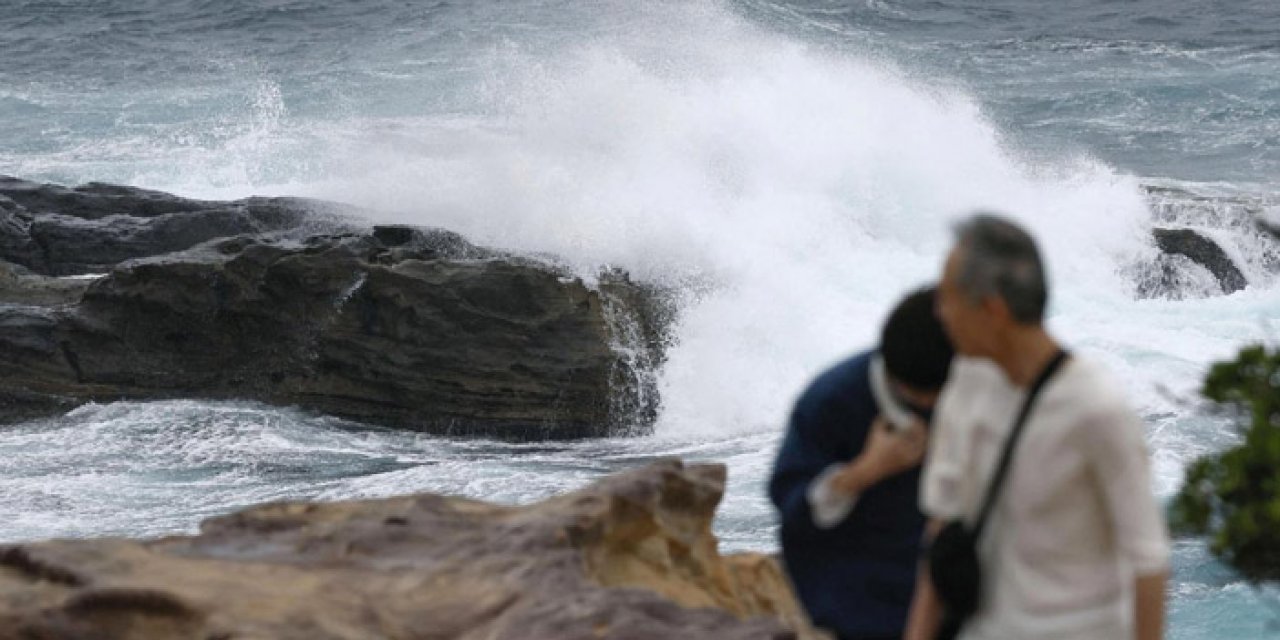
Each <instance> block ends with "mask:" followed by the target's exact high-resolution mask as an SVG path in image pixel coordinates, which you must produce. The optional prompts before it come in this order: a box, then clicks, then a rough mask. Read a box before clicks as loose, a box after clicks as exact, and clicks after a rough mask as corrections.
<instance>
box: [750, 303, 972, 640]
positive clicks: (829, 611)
mask: <svg viewBox="0 0 1280 640" xmlns="http://www.w3.org/2000/svg"><path fill="white" fill-rule="evenodd" d="M934 294H935V289H933V288H928V289H923V290H920V291H917V292H915V293H912V294H911V295H909V296H907V297H906V298H905V299H904V300H903V301H902V302H901V303H899V304H898V306H897V307H896V308H895V309H894V310H893V312H892V313H891V314H890V316H889V319H888V321H887V322H886V323H885V326H884V328H883V331H882V333H881V340H880V347H879V349H877V350H873V351H868V352H864V353H860V354H857V355H854V356H853V357H850V358H849V359H847V360H844V361H843V362H840V363H839V364H837V365H835V366H834V367H832V368H831V369H829V370H827V371H826V372H825V373H823V374H822V375H820V376H818V378H817V379H816V380H814V381H813V382H812V383H811V384H810V385H809V387H808V388H807V389H806V390H805V391H804V393H803V394H802V395H801V396H800V399H799V400H798V401H797V402H796V405H795V408H794V410H793V412H792V415H791V421H790V424H789V426H788V428H787V434H786V437H785V439H784V440H783V442H782V448H781V449H780V451H779V452H778V458H777V460H776V462H775V463H774V469H773V475H772V477H771V478H770V481H769V497H770V499H771V500H772V501H773V504H774V506H776V507H777V508H778V512H779V514H780V516H781V528H780V529H781V544H782V557H783V562H784V565H785V567H786V570H787V573H788V575H789V576H790V578H791V582H792V584H793V586H794V587H795V590H796V594H797V595H798V596H799V598H800V601H801V603H802V604H803V605H804V607H805V609H806V610H807V611H808V612H809V616H810V618H812V620H813V623H814V624H815V625H817V626H819V627H822V628H824V629H827V630H830V631H832V632H834V633H835V634H836V635H837V636H838V637H839V638H841V640H872V639H876V640H878V639H881V638H900V637H901V636H902V633H903V629H904V628H905V626H906V620H907V611H908V609H909V607H910V604H911V596H912V589H913V588H914V586H915V574H916V564H917V561H918V560H919V555H920V542H921V535H922V533H923V528H924V522H925V519H924V516H923V515H922V514H921V513H920V510H919V506H918V502H919V500H918V495H919V482H920V463H921V460H922V458H923V456H924V450H925V439H926V424H927V422H928V419H929V415H930V413H931V411H932V407H933V403H934V401H935V400H936V399H937V396H938V391H939V390H940V389H941V388H942V385H943V382H945V380H946V375H947V370H948V368H949V367H950V364H951V356H952V348H951V343H950V342H949V341H948V340H947V336H946V333H945V332H944V331H943V329H942V326H941V324H940V323H939V321H938V319H937V317H936V316H935V315H934Z"/></svg>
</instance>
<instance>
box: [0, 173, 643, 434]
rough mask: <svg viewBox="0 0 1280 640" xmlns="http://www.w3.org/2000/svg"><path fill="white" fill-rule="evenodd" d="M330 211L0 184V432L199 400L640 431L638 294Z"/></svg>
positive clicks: (489, 429)
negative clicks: (102, 408)
mask: <svg viewBox="0 0 1280 640" xmlns="http://www.w3.org/2000/svg"><path fill="white" fill-rule="evenodd" d="M342 211H343V209H342V208H341V207H340V206H338V205H332V204H325V203H316V202H311V201H304V200H297V199H273V200H265V199H248V200H243V201H237V202H232V203H226V202H204V201H196V200H187V199H183V198H177V197H174V196H170V195H167V194H163V193H158V192H153V191H144V190H140V189H133V188H126V187H115V186H110V185H100V184H91V185H87V186H84V187H79V188H76V189H67V188H63V187H57V186H53V185H39V184H35V183H30V182H24V181H19V180H14V179H8V178H0V216H3V217H0V352H3V353H4V356H5V357H4V358H3V359H2V360H0V421H12V420H17V419H23V418H29V417H33V416H39V415H45V414H48V413H51V412H56V411H63V410H66V409H69V408H72V407H74V406H76V405H79V404H83V403H85V402H106V401H113V400H119V399H159V398H210V399H249V400H259V401H263V402H268V403H274V404H282V405H296V406H301V407H304V408H308V409H313V410H316V411H320V412H324V413H328V414H332V415H336V416H341V417H344V418H349V419H353V420H358V421H362V422H367V423H371V424H380V425H388V426H394V427H402V428H409V429H417V430H422V431H428V432H432V433H443V434H453V435H486V436H495V437H501V438H509V439H543V438H578V437H588V436H601V435H615V434H619V433H625V432H633V431H643V430H644V429H646V428H647V427H648V426H649V425H650V424H651V423H652V421H653V419H654V417H655V416H656V412H657V402H658V400H657V393H656V385H655V384H654V376H655V369H656V367H657V366H658V364H659V363H660V361H661V357H662V356H661V347H662V339H661V335H660V333H661V329H660V327H661V325H662V324H663V320H662V318H663V316H664V313H663V310H662V307H661V305H660V304H659V303H658V297H657V296H655V295H653V292H652V291H650V290H648V289H646V288H644V287H640V286H638V285H636V284H634V283H632V282H630V281H629V280H628V279H627V277H626V276H625V274H622V273H617V272H608V273H603V274H600V276H599V277H598V278H597V279H596V281H595V282H593V283H592V284H591V285H590V286H588V284H587V283H585V282H583V280H582V279H580V278H578V277H575V276H574V275H573V274H571V273H569V272H568V271H567V270H565V269H563V268H560V267H558V266H557V265H556V263H555V261H554V259H550V258H539V259H534V258H530V257H520V256H514V255H509V254H505V253H502V252H498V251H494V250H490V249H485V248H482V247H478V246H476V245H473V244H471V243H470V242H468V241H467V240H465V239H464V238H462V237H461V236H459V235H457V234H455V233H451V232H448V231H444V230H439V229H420V228H413V227H405V226H382V227H372V228H370V227H368V226H367V225H361V224H358V221H357V220H355V219H348V218H342V217H341V216H340V215H339V214H340V213H341V212H342ZM347 212H348V213H349V212H350V210H347ZM271 229H275V231H270V230H271ZM317 230H319V231H321V232H319V233H317ZM224 236H226V237H224ZM209 237H213V238H214V239H212V240H208V241H205V240H207V239H208V238H209ZM99 271H104V272H105V275H104V274H100V273H98V274H95V272H99ZM86 272H88V273H89V275H79V274H85V273H86ZM67 274H78V275H77V277H57V276H66V275H67ZM95 276H100V277H95Z"/></svg>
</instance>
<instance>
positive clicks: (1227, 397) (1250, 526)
mask: <svg viewBox="0 0 1280 640" xmlns="http://www.w3.org/2000/svg"><path fill="white" fill-rule="evenodd" d="M1203 393H1204V395H1205V397H1206V398H1208V399H1210V400H1212V401H1214V402H1216V403H1218V405H1220V406H1221V407H1222V408H1224V409H1226V410H1228V411H1230V412H1231V414H1232V415H1234V416H1236V418H1237V424H1238V426H1239V429H1240V435H1241V436H1242V439H1243V442H1242V443H1241V444H1240V445H1238V446H1236V447H1233V448H1231V449H1228V450H1227V451H1224V452H1222V453H1219V454H1215V455H1209V456H1205V457H1203V458H1200V459H1199V460H1197V461H1196V462H1195V463H1193V464H1192V465H1191V466H1190V467H1188V468H1187V477H1186V484H1185V485H1184V486H1183V487H1182V490H1181V491H1180V492H1179V493H1178V495H1177V497H1175V498H1174V501H1173V505H1172V508H1171V513H1170V516H1171V519H1172V524H1173V527H1174V530H1175V531H1181V532H1187V533H1196V534H1207V535H1209V536H1210V544H1211V548H1212V549H1213V552H1214V553H1215V554H1217V555H1218V556H1219V557H1221V558H1223V559H1224V560H1226V561H1227V562H1228V563H1230V564H1231V565H1232V566H1234V567H1236V568H1237V569H1238V570H1240V572H1241V573H1243V574H1244V575H1245V576H1247V577H1248V578H1250V579H1251V580H1255V581H1257V580H1280V349H1270V350H1269V349H1267V348H1266V347H1262V346H1255V347H1248V348H1246V349H1244V350H1242V351H1241V352H1240V355H1239V356H1238V357H1237V358H1236V360H1235V361H1234V362H1223V363H1218V364H1216V365H1214V366H1213V368H1212V369H1211V370H1210V371H1209V375H1208V377H1207V378H1206V379H1205V384H1204V391H1203Z"/></svg>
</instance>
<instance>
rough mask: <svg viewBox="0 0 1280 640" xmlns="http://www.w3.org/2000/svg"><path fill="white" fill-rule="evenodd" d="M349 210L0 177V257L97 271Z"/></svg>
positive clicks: (346, 224)
mask: <svg viewBox="0 0 1280 640" xmlns="http://www.w3.org/2000/svg"><path fill="white" fill-rule="evenodd" d="M354 211H355V209H353V208H351V207H345V206H342V205H337V204H334V203H326V202H320V201H315V200H305V199H301V198H248V199H246V200H238V201H235V202H216V201H205V200H191V199H187V198H179V197H177V196H173V195H169V194H167V193H161V192H159V191H148V190H145V189H137V188H134V187H122V186H117V185H108V184H101V183H89V184H87V185H84V186H80V187H76V188H67V187H61V186H58V185H51V184H40V183H35V182H28V181H25V180H19V179H16V178H9V177H5V176H0V259H3V260H6V261H8V262H12V263H14V264H18V265H21V266H23V267H26V268H27V269H29V270H31V271H32V272H35V273H38V274H43V275H75V274H83V273H95V272H96V273H101V272H105V271H107V270H109V269H110V268H111V267H113V266H115V265H116V264H118V263H120V262H123V261H125V260H129V259H133V258H143V257H148V256H156V255H160V254H164V253H170V252H173V251H180V250H183V249H188V248H190V247H193V246H195V245H197V244H200V243H202V242H207V241H209V240H213V239H216V238H223V237H227V236H235V235H241V234H251V233H264V232H270V231H281V230H287V229H300V230H305V231H307V232H310V233H315V232H320V231H334V230H351V229H353V228H354V225H352V224H351V223H350V221H348V220H346V219H345V218H344V216H348V215H350V214H351V213H353V212H354Z"/></svg>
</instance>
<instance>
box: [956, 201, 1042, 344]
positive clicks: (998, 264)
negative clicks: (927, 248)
mask: <svg viewBox="0 0 1280 640" xmlns="http://www.w3.org/2000/svg"><path fill="white" fill-rule="evenodd" d="M956 240H957V243H958V244H959V246H960V247H961V255H960V266H959V274H958V277H957V280H956V284H958V285H959V287H960V290H961V291H963V292H964V293H965V295H966V296H968V297H969V299H970V300H979V299H981V298H983V297H984V296H990V295H994V296H998V297H999V298H1000V299H1001V300H1004V303H1005V304H1006V305H1008V306H1009V313H1010V314H1011V315H1012V316H1013V319H1014V320H1017V321H1018V322H1021V323H1023V324H1039V323H1040V322H1041V321H1042V320H1043V319H1044V308H1045V305H1046V304H1047V303H1048V300H1049V291H1048V287H1047V285H1046V284H1045V275H1044V263H1042V262H1041V261H1040V250H1039V249H1037V248H1036V242H1035V240H1033V239H1032V238H1031V236H1030V235H1029V234H1028V233H1027V232H1026V231H1023V230H1022V227H1019V226H1018V225H1016V224H1014V223H1013V222H1010V221H1009V220H1007V219H1005V218H1001V217H999V216H995V215H991V214H986V213H980V214H977V215H975V216H973V217H971V218H969V219H968V220H965V221H963V222H961V223H960V224H959V225H957V226H956Z"/></svg>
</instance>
